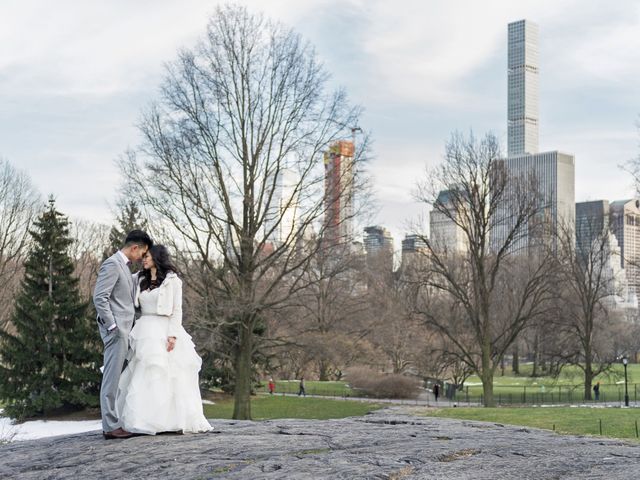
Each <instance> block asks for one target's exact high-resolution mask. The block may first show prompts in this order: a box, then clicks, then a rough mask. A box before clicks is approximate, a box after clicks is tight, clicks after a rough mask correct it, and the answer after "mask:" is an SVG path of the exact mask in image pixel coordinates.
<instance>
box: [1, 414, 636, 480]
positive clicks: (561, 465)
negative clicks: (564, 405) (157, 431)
mask: <svg viewBox="0 0 640 480" xmlns="http://www.w3.org/2000/svg"><path fill="white" fill-rule="evenodd" d="M211 424H212V425H213V426H214V431H213V432H211V433H206V434H195V435H159V436H155V437H151V436H147V437H134V438H131V439H127V440H109V441H105V440H103V439H102V436H101V434H100V432H90V433H83V434H78V435H68V436H62V437H53V438H48V439H42V440H33V441H26V442H16V443H13V444H9V445H5V446H2V447H0V478H2V479H7V478H12V479H13V478H16V479H25V480H26V479H45V478H46V479H74V480H85V479H100V480H104V479H124V478H140V479H153V478H174V479H178V480H182V479H207V478H223V479H262V478H264V479H275V478H278V479H283V478H293V479H321V478H331V479H365V478H370V479H410V478H429V479H536V480H541V479H561V478H567V479H569V478H571V479H574V478H589V479H596V478H606V479H618V478H619V479H633V478H640V445H637V444H633V443H628V442H622V441H616V440H608V439H602V438H593V437H577V436H560V435H556V434H554V433H552V432H548V431H544V430H537V429H530V428H520V427H512V426H505V425H499V424H493V423H482V422H470V421H462V420H450V419H442V418H428V417H420V416H415V415H410V414H407V413H403V412H402V411H401V410H400V409H399V407H395V408H391V409H386V410H382V411H378V412H375V413H372V414H370V415H366V416H364V417H353V418H346V419H340V420H324V421H316V420H273V421H265V422H245V421H242V422H241V421H232V420H212V421H211Z"/></svg>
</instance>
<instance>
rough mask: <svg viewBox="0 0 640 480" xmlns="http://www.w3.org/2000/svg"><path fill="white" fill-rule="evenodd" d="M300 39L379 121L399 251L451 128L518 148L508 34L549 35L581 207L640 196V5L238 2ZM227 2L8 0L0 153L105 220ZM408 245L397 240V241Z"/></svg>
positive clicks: (544, 114) (378, 161)
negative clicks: (142, 144)
mask: <svg viewBox="0 0 640 480" xmlns="http://www.w3.org/2000/svg"><path fill="white" fill-rule="evenodd" d="M239 3H242V4H246V5H247V6H248V7H249V8H250V9H251V10H252V11H256V12H259V11H262V12H264V13H265V14H267V15H268V16H270V17H272V18H276V19H279V20H281V21H282V22H284V23H285V24H287V25H289V26H291V27H293V28H294V29H296V30H297V31H298V32H300V33H301V34H302V35H303V36H304V37H305V38H306V39H307V40H309V41H310V42H311V43H313V44H314V45H315V46H316V48H317V53H318V55H319V57H320V58H321V60H322V61H323V62H324V63H325V66H326V68H327V69H328V70H329V72H331V74H332V80H331V81H332V82H333V83H334V84H335V85H336V86H342V87H345V88H346V90H347V91H348V93H349V94H350V97H351V100H352V101H353V102H355V103H358V104H360V105H362V106H363V107H364V108H365V110H366V112H365V115H364V117H363V119H362V125H361V126H362V127H363V128H364V129H365V130H367V131H370V132H371V134H372V138H373V140H374V148H373V155H374V159H373V161H372V163H371V172H372V173H373V175H374V177H375V186H376V192H377V198H378V202H379V204H380V207H381V208H380V211H379V214H378V216H377V219H376V220H377V223H378V224H381V225H385V226H387V227H388V228H390V229H391V230H392V232H393V233H394V235H395V236H396V242H399V240H400V238H401V236H403V235H404V232H405V231H406V229H407V228H406V225H407V224H408V222H409V221H410V220H411V218H413V217H416V216H418V215H419V214H420V212H421V210H422V207H421V206H420V205H418V204H416V203H415V202H414V200H413V198H412V190H413V189H414V186H415V182H416V179H418V178H420V177H421V176H423V175H424V170H425V166H426V165H433V164H435V163H437V162H438V161H439V160H440V158H441V157H442V153H443V146H444V143H445V141H446V140H447V138H448V137H449V134H450V132H452V131H454V130H456V129H457V130H463V131H467V130H469V129H470V128H472V129H473V130H474V131H475V132H476V133H478V134H482V133H484V132H486V131H489V130H490V131H493V132H494V133H496V134H497V135H498V137H499V138H500V139H501V140H502V141H503V144H504V145H505V147H506V131H507V127H506V112H507V105H506V103H507V70H506V63H507V23H509V22H511V21H515V20H520V19H523V18H526V19H529V20H532V21H534V22H536V23H538V25H539V27H540V45H539V46H540V148H541V150H556V149H557V150H561V151H565V152H568V153H573V154H574V155H575V156H576V201H583V200H595V199H602V198H604V199H609V200H615V199H620V198H626V197H629V196H632V195H633V188H632V185H631V179H630V178H629V177H628V175H626V174H625V173H624V172H623V171H622V170H621V169H620V168H619V167H618V166H619V165H620V164H622V163H624V162H626V161H628V160H629V159H631V158H633V157H635V156H637V155H638V153H639V152H640V146H639V143H640V136H639V135H638V128H637V123H638V118H639V117H638V113H640V83H639V81H638V79H640V2H638V1H636V0H629V1H624V0H617V1H615V2H612V1H611V0H608V1H589V2H585V1H582V0H580V1H579V0H574V1H571V0H555V1H522V0H520V1H517V2H514V1H512V0H504V1H497V0H496V1H489V0H485V1H482V2H479V1H475V0H466V1H455V2H445V1H435V0H426V1H425V0H422V1H420V0H417V1H402V0H396V1H388V0H387V1H383V0H340V1H332V0H315V1H312V0H307V1H300V0H262V1H245V2H239ZM215 6H216V2H212V1H201V0H180V1H178V0H136V1H131V0H110V1H108V2H105V1H99V0H82V1H80V0H76V1H65V0H56V1H55V2H52V1H47V0H42V1H30V0H19V1H16V0H2V2H0V156H1V157H4V158H6V159H7V160H9V161H10V162H11V163H13V164H14V165H15V166H17V167H19V168H21V169H23V170H26V171H27V172H28V173H29V175H30V176H31V178H32V180H33V181H34V183H35V184H36V186H37V187H38V188H39V190H40V191H41V192H42V193H43V195H48V194H53V195H54V196H55V197H56V198H57V199H58V205H59V208H60V209H61V210H62V211H63V212H64V213H66V214H68V215H70V216H71V217H73V218H87V219H92V220H96V221H101V222H104V223H111V222H112V220H113V215H112V207H111V205H112V204H113V202H114V200H115V198H116V189H117V186H118V185H119V183H120V178H119V173H118V171H117V168H116V167H115V164H114V160H115V159H116V158H117V157H118V156H119V155H120V154H122V152H123V151H124V150H126V149H127V147H130V146H135V145H136V144H137V143H138V142H139V138H140V137H139V134H138V132H137V130H136V126H135V125H136V123H137V121H138V119H139V116H140V111H141V109H143V108H144V107H145V106H146V105H148V103H149V102H150V101H151V100H152V99H154V98H155V97H156V96H157V91H158V85H159V84H160V81H161V79H162V76H163V72H164V70H163V69H164V66H163V65H164V63H165V62H167V61H171V60H172V59H174V58H175V56H176V52H177V51H178V49H180V48H182V47H191V46H193V45H194V43H195V42H196V40H197V39H198V38H199V37H200V36H201V35H202V34H203V33H204V30H205V25H206V23H207V18H208V16H209V15H210V14H211V13H212V12H213V11H214V8H215ZM396 248H399V244H396Z"/></svg>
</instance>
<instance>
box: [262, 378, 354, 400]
mask: <svg viewBox="0 0 640 480" xmlns="http://www.w3.org/2000/svg"><path fill="white" fill-rule="evenodd" d="M268 383H269V379H265V380H263V381H262V386H261V387H260V388H258V389H257V390H258V392H268V388H267V385H268ZM275 383H276V393H298V389H299V388H300V382H298V380H278V379H275ZM304 385H305V391H306V392H307V395H324V396H330V397H349V396H351V397H352V396H354V395H355V393H354V392H353V390H351V388H350V387H349V386H348V384H347V382H343V381H336V382H320V381H314V380H305V382H304Z"/></svg>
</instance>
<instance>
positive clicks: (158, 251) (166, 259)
mask: <svg viewBox="0 0 640 480" xmlns="http://www.w3.org/2000/svg"><path fill="white" fill-rule="evenodd" d="M149 254H150V255H151V259H152V260H153V263H154V264H155V265H156V270H157V272H156V280H157V282H158V284H157V286H158V287H159V286H160V285H162V282H163V281H164V279H165V278H166V277H167V273H169V272H173V273H176V274H177V273H178V269H177V268H176V266H175V264H174V263H173V261H172V260H171V257H170V256H169V250H168V249H167V247H165V246H164V245H154V246H153V247H151V248H150V249H149ZM140 274H141V275H142V281H141V282H140V290H146V289H147V288H149V287H150V286H151V270H146V269H142V271H141V272H140Z"/></svg>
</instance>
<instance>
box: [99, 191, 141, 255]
mask: <svg viewBox="0 0 640 480" xmlns="http://www.w3.org/2000/svg"><path fill="white" fill-rule="evenodd" d="M121 208H122V210H121V211H120V215H119V216H118V218H117V219H116V220H117V222H118V223H117V225H114V226H112V227H111V231H110V232H109V247H108V249H107V251H105V252H104V258H105V259H106V258H108V257H110V256H111V255H113V254H114V253H116V252H117V251H118V250H119V249H120V248H121V247H122V241H123V240H124V238H125V237H126V235H127V233H129V232H130V231H131V230H145V229H146V228H147V221H146V220H145V219H143V218H142V213H141V212H140V208H138V204H137V203H136V201H135V200H129V201H127V202H125V203H124V204H123V205H122V207H121Z"/></svg>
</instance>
